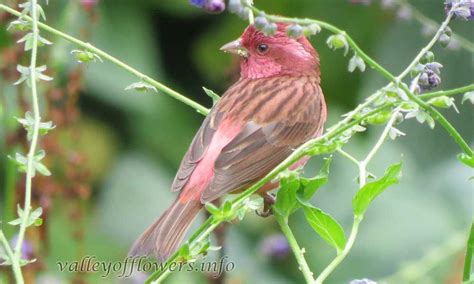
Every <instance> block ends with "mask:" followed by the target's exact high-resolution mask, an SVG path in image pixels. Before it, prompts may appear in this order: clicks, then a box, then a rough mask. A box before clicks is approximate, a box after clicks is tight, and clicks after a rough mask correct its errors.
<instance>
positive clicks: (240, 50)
mask: <svg viewBox="0 0 474 284" xmlns="http://www.w3.org/2000/svg"><path fill="white" fill-rule="evenodd" d="M221 50H222V51H224V52H228V53H233V54H237V55H240V56H242V57H248V56H249V51H248V50H247V49H246V48H245V47H244V46H243V45H242V42H241V41H240V39H237V40H234V41H231V42H229V43H228V44H225V45H223V46H222V47H221Z"/></svg>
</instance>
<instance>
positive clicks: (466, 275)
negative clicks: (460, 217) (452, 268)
mask: <svg viewBox="0 0 474 284" xmlns="http://www.w3.org/2000/svg"><path fill="white" fill-rule="evenodd" d="M473 252H474V221H473V222H472V224H471V230H470V233H469V238H468V240H467V247H466V257H465V258H464V271H463V277H462V280H463V281H466V282H468V281H470V280H472V279H471V272H472V256H473Z"/></svg>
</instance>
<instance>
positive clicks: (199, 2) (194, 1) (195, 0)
mask: <svg viewBox="0 0 474 284" xmlns="http://www.w3.org/2000/svg"><path fill="white" fill-rule="evenodd" d="M206 2H207V0H189V3H191V5H194V6H196V7H199V8H204V5H206Z"/></svg>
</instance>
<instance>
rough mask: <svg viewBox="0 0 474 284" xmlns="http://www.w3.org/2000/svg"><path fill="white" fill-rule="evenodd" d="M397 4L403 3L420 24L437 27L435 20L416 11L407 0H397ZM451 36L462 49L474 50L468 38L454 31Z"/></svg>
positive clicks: (473, 45) (473, 44)
mask: <svg viewBox="0 0 474 284" xmlns="http://www.w3.org/2000/svg"><path fill="white" fill-rule="evenodd" d="M399 5H403V6H406V7H407V8H409V9H410V10H411V14H412V16H413V18H414V19H415V20H417V21H418V22H420V23H421V24H423V25H427V26H431V27H433V28H434V29H438V28H439V24H438V23H436V22H435V21H433V20H432V19H430V18H428V17H427V16H425V15H424V14H423V13H421V12H420V11H418V9H416V8H415V7H414V6H413V5H411V4H410V3H409V2H408V1H405V0H400V1H399ZM451 37H452V38H453V39H455V40H456V41H457V42H458V43H459V45H460V46H461V47H463V48H464V49H466V50H468V51H470V52H474V43H472V42H470V41H469V40H467V39H466V38H464V37H462V36H460V35H458V34H456V33H453V34H452V35H451Z"/></svg>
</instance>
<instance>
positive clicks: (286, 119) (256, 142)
mask: <svg viewBox="0 0 474 284" xmlns="http://www.w3.org/2000/svg"><path fill="white" fill-rule="evenodd" d="M307 81H308V80H306V81H305V80H299V79H295V80H293V81H291V80H289V81H284V82H282V83H281V84H280V85H287V88H285V87H284V86H283V88H281V87H280V88H279V89H278V90H279V91H278V92H277V93H274V94H272V97H271V102H268V103H266V104H262V103H261V101H259V100H258V96H261V95H258V94H254V96H255V102H252V100H250V101H247V104H249V106H247V107H246V109H245V111H248V110H249V109H251V108H252V107H251V106H250V105H252V104H253V105H257V106H258V108H259V112H258V113H255V116H254V117H252V115H249V116H250V117H249V120H248V121H249V122H247V124H245V126H244V127H243V128H242V131H241V133H239V134H238V135H237V136H236V137H235V138H234V139H233V140H232V141H231V142H230V143H229V144H228V145H226V146H225V147H224V148H223V150H222V152H221V154H220V155H219V156H218V158H217V160H216V162H215V165H214V176H213V179H212V181H211V183H210V185H209V186H208V187H207V188H206V190H205V191H204V192H203V194H202V195H201V202H203V203H204V202H208V201H212V200H214V199H216V198H218V197H219V196H221V195H223V194H225V193H227V192H230V191H233V190H237V189H242V188H245V187H248V186H250V185H251V184H253V183H254V182H256V181H258V180H259V179H261V178H262V177H264V176H265V175H266V174H268V173H269V172H270V171H271V170H272V169H273V168H275V167H276V166H277V165H278V164H280V163H281V162H282V161H283V160H284V159H285V158H287V157H288V156H289V155H290V154H291V152H292V151H293V150H294V148H296V147H298V146H299V145H301V144H303V143H304V142H306V141H308V140H309V139H311V137H313V136H314V135H315V133H316V132H317V131H318V130H320V129H321V128H322V125H323V123H324V121H325V118H326V110H325V104H324V99H323V97H322V93H321V90H320V88H319V86H318V85H317V84H315V85H313V86H312V88H308V86H307V84H306V83H307ZM310 83H313V82H310ZM308 91H312V93H310V92H308ZM267 99H268V98H267ZM272 104H273V105H272ZM275 105H278V106H279V107H280V109H279V110H278V111H277V112H275V111H274V107H275ZM267 108H268V109H267ZM247 113H249V114H250V113H252V112H251V111H249V112H247ZM262 113H267V114H268V113H273V114H272V115H267V116H265V115H262Z"/></svg>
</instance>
